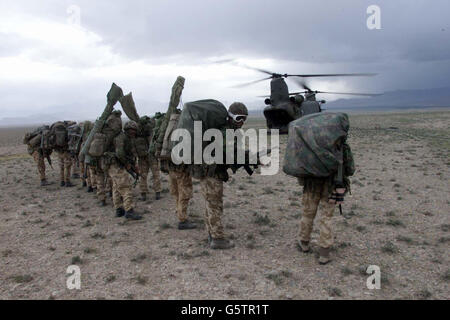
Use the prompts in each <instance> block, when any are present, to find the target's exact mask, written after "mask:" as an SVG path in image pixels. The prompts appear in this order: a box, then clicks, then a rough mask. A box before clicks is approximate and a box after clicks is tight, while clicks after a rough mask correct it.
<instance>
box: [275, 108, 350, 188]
mask: <svg viewBox="0 0 450 320" xmlns="http://www.w3.org/2000/svg"><path fill="white" fill-rule="evenodd" d="M349 127H350V125H349V121H348V116H347V114H345V113H315V114H311V115H307V116H304V117H302V118H299V119H297V120H294V121H292V122H291V123H290V124H289V136H288V142H287V147H286V154H285V157H284V163H283V171H284V172H285V173H286V174H288V175H291V176H294V177H297V178H301V179H302V178H308V177H317V178H325V177H331V176H333V177H335V181H339V182H340V183H343V181H342V180H343V179H345V177H346V176H351V175H353V173H354V171H355V167H354V162H353V157H352V154H351V150H350V147H349V146H348V145H347V144H346V139H347V135H348V130H349Z"/></svg>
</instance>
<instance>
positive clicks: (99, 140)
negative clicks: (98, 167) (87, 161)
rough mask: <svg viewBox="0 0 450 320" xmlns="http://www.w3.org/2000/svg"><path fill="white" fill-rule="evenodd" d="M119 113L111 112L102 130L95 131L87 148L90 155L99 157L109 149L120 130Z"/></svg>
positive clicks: (120, 120)
mask: <svg viewBox="0 0 450 320" xmlns="http://www.w3.org/2000/svg"><path fill="white" fill-rule="evenodd" d="M120 116H121V113H120V111H119V112H113V113H112V114H111V115H110V116H109V117H108V118H107V119H106V122H105V126H104V128H103V130H102V132H97V133H96V134H94V137H93V139H92V141H91V144H90V145H89V148H88V154H89V155H90V156H91V157H101V156H103V154H104V153H105V152H106V151H108V150H109V149H110V147H111V146H112V143H113V141H114V138H115V137H116V136H117V135H118V134H120V133H121V132H122V119H121V118H120Z"/></svg>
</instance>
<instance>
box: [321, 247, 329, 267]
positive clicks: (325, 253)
mask: <svg viewBox="0 0 450 320" xmlns="http://www.w3.org/2000/svg"><path fill="white" fill-rule="evenodd" d="M319 256H320V257H319V263H320V264H327V263H328V262H330V261H331V258H330V248H322V247H320V248H319Z"/></svg>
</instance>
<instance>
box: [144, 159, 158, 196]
mask: <svg viewBox="0 0 450 320" xmlns="http://www.w3.org/2000/svg"><path fill="white" fill-rule="evenodd" d="M149 161H150V170H151V172H152V178H153V191H155V192H161V175H160V173H161V167H160V164H159V160H157V159H154V158H150V160H149ZM147 172H148V170H147Z"/></svg>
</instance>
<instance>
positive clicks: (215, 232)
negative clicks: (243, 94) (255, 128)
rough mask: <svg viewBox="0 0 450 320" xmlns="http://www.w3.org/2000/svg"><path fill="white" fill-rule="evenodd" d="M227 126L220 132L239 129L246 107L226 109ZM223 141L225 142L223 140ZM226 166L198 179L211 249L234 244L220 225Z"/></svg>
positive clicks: (245, 116)
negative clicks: (226, 237)
mask: <svg viewBox="0 0 450 320" xmlns="http://www.w3.org/2000/svg"><path fill="white" fill-rule="evenodd" d="M228 114H229V117H228V124H227V126H226V127H224V128H217V129H221V130H225V129H227V128H229V129H240V128H241V127H242V125H243V124H244V122H245V121H246V120H247V115H248V110H247V107H246V106H245V105H244V104H243V103H240V102H234V103H232V104H231V105H230V107H229V108H228ZM224 141H225V140H224ZM227 168H228V167H227V166H226V165H216V168H215V170H214V173H213V174H212V175H209V174H203V176H202V177H201V178H200V186H201V189H202V194H203V197H204V198H205V201H206V210H205V224H206V230H207V231H208V234H209V237H208V241H209V245H210V247H211V248H212V249H230V248H233V247H234V243H233V242H232V241H230V240H228V239H225V233H224V230H223V225H222V213H223V182H225V181H227V180H228V173H227Z"/></svg>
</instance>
